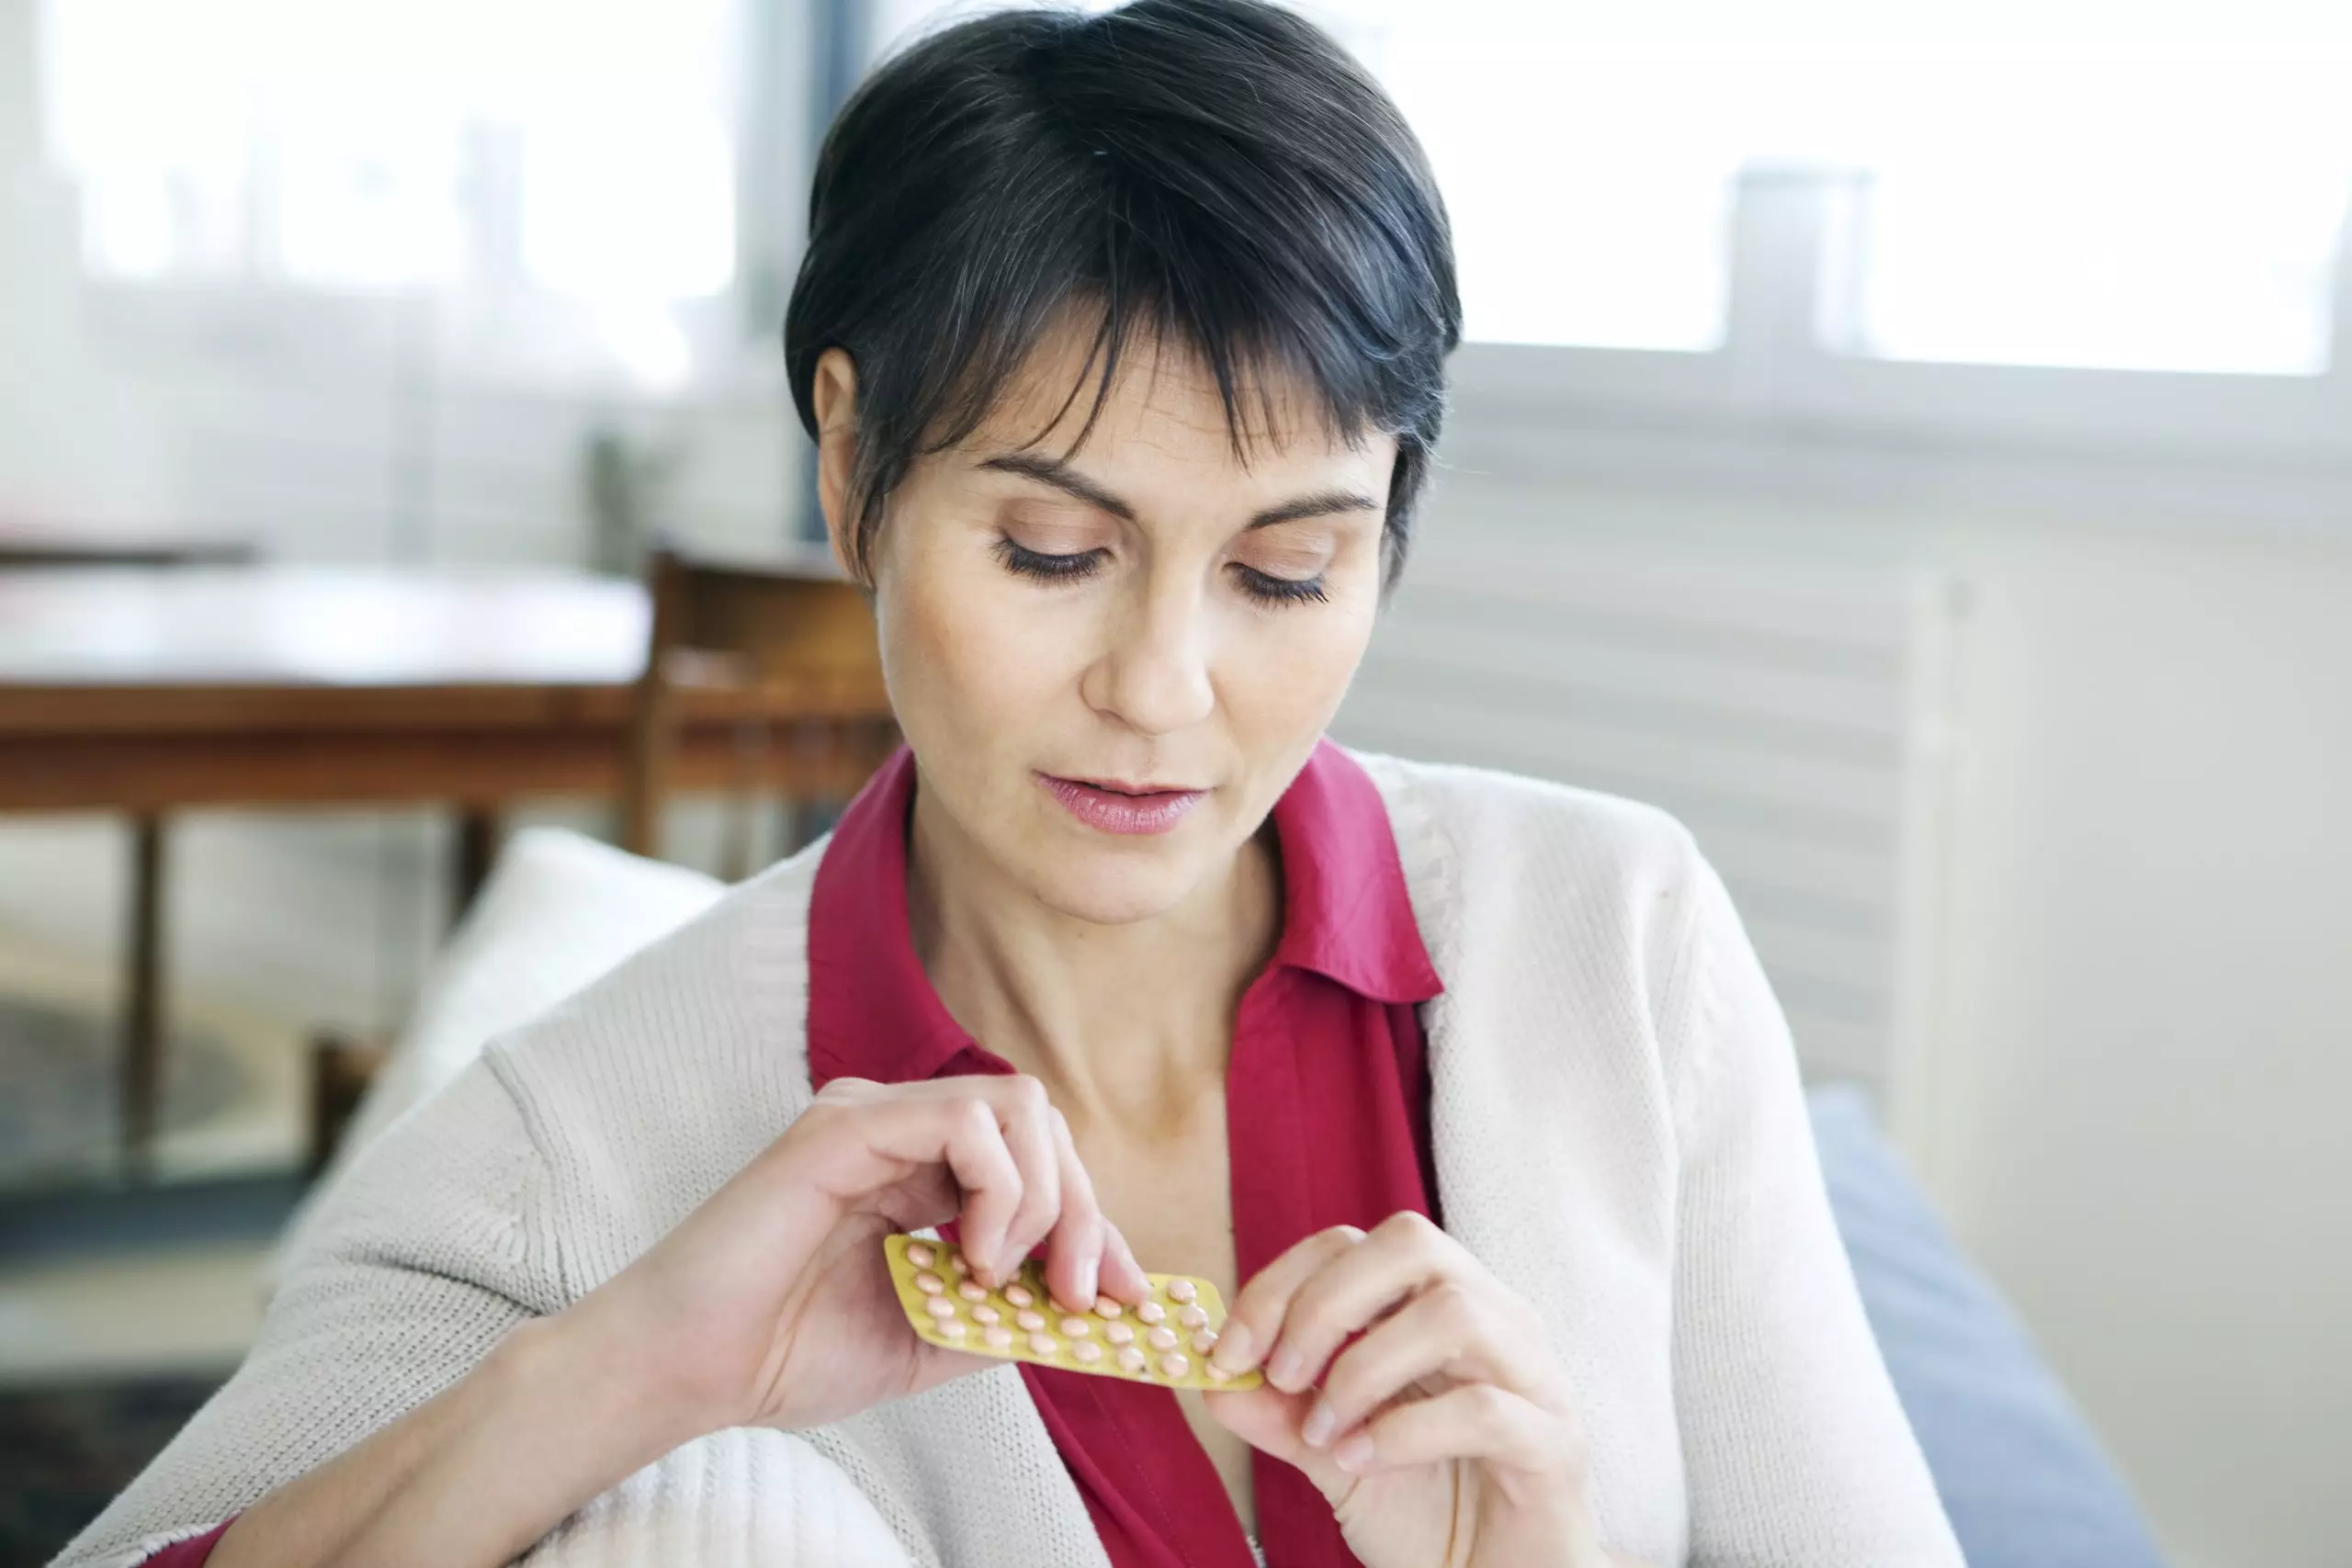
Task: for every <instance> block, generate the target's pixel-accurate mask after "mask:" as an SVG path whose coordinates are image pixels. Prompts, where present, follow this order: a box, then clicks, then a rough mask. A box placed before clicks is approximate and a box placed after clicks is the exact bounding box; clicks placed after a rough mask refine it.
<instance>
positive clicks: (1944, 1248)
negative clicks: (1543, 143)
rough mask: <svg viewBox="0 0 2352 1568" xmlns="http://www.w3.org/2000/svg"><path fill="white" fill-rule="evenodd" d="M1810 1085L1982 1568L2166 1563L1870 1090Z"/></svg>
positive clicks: (1851, 1239)
mask: <svg viewBox="0 0 2352 1568" xmlns="http://www.w3.org/2000/svg"><path fill="white" fill-rule="evenodd" d="M1806 1099H1807V1101H1808V1103H1809V1104H1810V1106H1811V1108H1812V1111H1813V1130H1814V1139H1815V1143H1816V1144H1817V1145H1818V1146H1819V1148H1820V1151H1821V1169H1822V1175H1823V1177H1824V1179H1825V1180H1826V1184H1827V1186H1828V1189H1829V1202H1830V1207H1831V1209H1832V1210H1833V1211H1834V1212H1835V1213H1836V1214H1837V1218H1838V1234H1839V1235H1840V1236H1842V1237H1843V1238H1844V1240H1845V1243H1846V1253H1847V1256H1848V1257H1849V1258H1850V1259H1851V1260H1852V1262H1853V1266H1854V1278H1855V1280H1856V1282H1857V1283H1858V1284H1859V1285H1860V1288H1861V1294H1862V1305H1863V1307H1864V1309H1865V1310H1866V1311H1867V1312H1868V1313H1869V1314H1870V1320H1871V1329H1872V1331H1873V1332H1874V1333H1875V1335H1876V1337H1877V1339H1878V1343H1879V1349H1880V1351H1881V1353H1882V1354H1883V1356H1884V1357H1885V1358H1886V1368H1887V1371H1888V1373H1889V1374H1890V1375H1891V1376H1892V1377H1893V1378H1894V1389H1895V1393H1896V1394H1897V1395H1899V1396H1900V1397H1901V1399H1902V1401H1903V1408H1904V1411H1905V1414H1906V1415H1908V1416H1910V1418H1911V1427H1912V1430H1914V1431H1915V1432H1917V1434H1918V1438H1919V1447H1920V1448H1921V1450H1924V1451H1925V1453H1926V1454H1927V1459H1928V1470H1929V1471H1930V1472H1933V1473H1934V1475H1935V1478H1936V1487H1937V1490H1938V1491H1939V1493H1940V1494H1941V1495H1942V1496H1943V1502H1944V1511H1945V1512H1946V1513H1947V1514H1949V1515H1950V1516H1951V1522H1952V1529H1954V1531H1955V1532H1957V1533H1958V1535H1959V1537H1960V1544H1961V1548H1962V1551H1964V1552H1965V1553H1966V1554H1967V1558H1968V1562H1969V1564H1970V1568H2029V1565H2030V1568H2161V1564H2162V1562H2163V1561H2164V1560H2163V1557H2162V1556H2161V1554H2160V1553H2159V1552H2158V1551H2157V1550H2156V1545H2155V1541H2154V1538H2153V1537H2152V1536H2151V1535H2150V1533H2149V1530H2148V1527H2147V1524H2146V1522H2145V1521H2144V1520H2143V1518H2142V1517H2141V1515H2140V1511H2139V1508H2138V1507H2137V1506H2136V1505H2135V1504H2134V1502H2133V1501H2132V1498H2131V1493H2130V1492H2129V1490H2127V1489H2126V1487H2125V1486H2124V1484H2123V1482H2122V1479H2121V1477H2120V1476H2119V1475H2118V1474H2117V1473H2116V1471H2115V1468H2114V1466H2113V1465H2112V1464H2111V1463H2109V1461H2108V1458H2107V1456H2106V1454H2105V1453H2104V1452H2102V1451H2101V1450H2100V1448H2099V1444H2098V1438H2097V1437H2096V1436H2094V1435H2093V1433H2092V1432H2091V1429H2090V1427H2089V1425H2088V1424H2087V1423H2086V1421H2085V1420H2084V1419H2083V1417H2082V1415H2081V1413H2080V1412H2078V1411H2077V1410H2076V1409H2075V1405H2074V1403H2073V1402H2072V1401H2071V1400H2070V1399H2068V1398H2067V1396H2066V1392H2065V1390H2064V1389H2063V1388H2061V1387H2060V1386H2059V1383H2058V1380H2057V1378H2056V1377H2055V1376H2053V1375H2052V1372H2051V1371H2050V1369H2049V1368H2048V1367H2047V1366H2046V1365H2044V1364H2043V1362H2042V1359H2041V1354H2040V1352H2039V1351H2038V1350H2036V1348H2034V1345H2033V1341H2032V1339H2031V1337H2030V1336H2029V1335H2028V1334H2027V1333H2026V1331H2025V1328H2024V1325H2021V1324H2020V1323H2019V1322H2018V1318H2017V1315H2016V1314H2014V1313H2012V1312H2011V1311H2010V1310H2009V1307H2008V1305H2007V1303H2005V1302H2004V1301H2003V1300H2002V1299H2001V1296H2000V1294H1999V1292H1997V1291H1996V1290H1995V1289H1994V1288H1993V1286H1992V1284H1991V1282H1990V1281H1988V1280H1986V1279H1985V1277H1984V1276H1983V1275H1981V1274H1980V1273H1978V1272H1977V1271H1976V1270H1975V1269H1973V1267H1972V1266H1971V1265H1970V1264H1969V1262H1968V1260H1967V1259H1966V1258H1963V1257H1962V1254H1961V1252H1960V1249H1959V1247H1956V1246H1954V1245H1953V1242H1952V1238H1951V1234H1950V1233H1949V1232H1948V1231H1947V1230H1946V1229H1945V1228H1944V1224H1943V1222H1942V1221H1941V1220H1940V1219H1939V1217H1938V1216H1937V1214H1936V1213H1935V1211H1934V1209H1933V1208H1931V1207H1930V1206H1929V1204H1928V1200H1927V1196H1926V1194H1925V1193H1923V1192H1922V1191H1921V1190H1920V1189H1919V1187H1918V1184H1917V1182H1916V1181H1914V1180H1913V1179H1912V1177H1911V1174H1910V1172H1909V1171H1908V1169H1906V1168H1905V1166H1904V1164H1903V1162H1902V1160H1901V1158H1900V1156H1897V1155H1896V1154H1895V1152H1894V1149H1893V1147H1891V1146H1890V1145H1888V1144H1887V1142H1886V1140H1885V1138H1884V1137H1883V1135H1882V1134H1881V1133H1880V1131H1879V1127H1878V1123H1877V1122H1876V1120H1875V1119H1874V1118H1873V1117H1872V1115H1871V1109H1870V1102H1869V1100H1867V1098H1866V1097H1865V1096H1864V1094H1863V1092H1862V1091H1861V1089H1859V1088H1858V1087H1856V1086H1854V1085H1851V1084H1828V1085H1824V1086H1822V1087H1820V1088H1817V1089H1812V1090H1810V1091H1809V1092H1808V1093H1807V1096H1806Z"/></svg>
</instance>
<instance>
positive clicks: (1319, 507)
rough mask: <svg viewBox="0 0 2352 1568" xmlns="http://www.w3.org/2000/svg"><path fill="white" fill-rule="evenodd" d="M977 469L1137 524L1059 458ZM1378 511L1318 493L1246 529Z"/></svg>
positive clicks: (1010, 456)
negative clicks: (1011, 476) (1033, 485)
mask: <svg viewBox="0 0 2352 1568" xmlns="http://www.w3.org/2000/svg"><path fill="white" fill-rule="evenodd" d="M980 467H981V468H994V469H995V470H997V471H998V472H999V473H1005V474H1017V475H1019V476H1020V477H1021V478H1023V479H1035V480H1036V481H1037V482H1038V483H1040V484H1047V485H1051V486H1053V487H1054V488H1055V489H1056V490H1057V491H1061V492H1062V493H1063V494H1065V495H1070V496H1075V497H1077V498H1078V499H1079V500H1080V501H1082V502H1086V503H1087V504H1088V505H1089V506H1096V507H1100V508H1102V509H1103V511H1105V512H1108V513H1111V514H1112V515H1113V516H1114V517H1123V518H1125V520H1126V521H1128V522H1130V523H1132V522H1134V521H1135V520H1136V509H1135V508H1134V507H1132V506H1130V505H1128V504H1127V503H1126V502H1124V501H1122V500H1120V499H1119V498H1118V497H1117V496H1115V495H1114V494H1112V493H1111V492H1110V491H1107V490H1104V489H1103V487H1102V486H1101V485H1099V484H1096V483H1095V482H1094V481H1093V480H1092V479H1088V478H1087V477H1086V476H1085V475H1084V474H1081V473H1080V472H1079V471H1078V470H1077V469H1076V468H1071V467H1070V466H1069V464H1067V463H1065V462H1062V461H1061V460H1060V459H1058V458H1056V457H1042V456H1039V455H1038V454H1036V453H1034V452H1007V453H1005V454H1003V455H1002V456H1001V457H985V458H982V459H981V461H980ZM1379 510H1380V502H1376V501H1374V500H1373V499H1372V497H1370V496H1368V495H1364V494H1362V493H1360V492H1358V491H1351V490H1318V491H1313V492H1311V493H1309V494H1306V495H1301V496H1294V497H1293V498H1291V499H1290V500H1288V501H1285V502H1280V503H1279V504H1277V505H1273V506H1269V507H1267V508H1266V509H1265V510H1264V511H1262V512H1260V513H1256V514H1255V515H1254V516H1252V517H1251V518H1250V521H1249V523H1248V525H1247V528H1267V527H1272V525H1274V524H1277V523H1295V522H1297V521H1298V520H1299V519H1301V518H1303V517H1328V516H1330V515H1332V514H1333V513H1341V512H1377V511H1379ZM1245 531H1246V529H1245Z"/></svg>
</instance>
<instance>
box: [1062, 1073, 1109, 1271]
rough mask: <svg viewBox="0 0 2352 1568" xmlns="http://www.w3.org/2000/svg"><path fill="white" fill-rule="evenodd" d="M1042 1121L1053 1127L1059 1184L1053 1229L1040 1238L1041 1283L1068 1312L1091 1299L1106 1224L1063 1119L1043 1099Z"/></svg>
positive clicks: (1101, 1261) (1101, 1266) (1101, 1265)
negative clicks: (1043, 1275) (1058, 1209)
mask: <svg viewBox="0 0 2352 1568" xmlns="http://www.w3.org/2000/svg"><path fill="white" fill-rule="evenodd" d="M1046 1124H1047V1126H1048V1127H1049V1128H1051V1130H1052V1133H1053V1140H1054V1158H1055V1161H1056V1167H1057V1169H1058V1171H1059V1172H1060V1177H1061V1190H1062V1204H1061V1213H1060V1215H1059V1216H1058V1217H1057V1219H1056V1220H1055V1221H1054V1229H1053V1234H1052V1235H1051V1236H1050V1237H1048V1238H1047V1241H1046V1291H1047V1292H1049V1293H1050V1294H1051V1295H1052V1296H1053V1298H1054V1300H1055V1302H1056V1303H1059V1304H1061V1305H1063V1306H1067V1307H1069V1309H1070V1310H1071V1311H1073V1312H1084V1311H1086V1310H1087V1309H1088V1308H1089V1307H1091V1306H1092V1305H1093V1304H1094V1297H1095V1283H1096V1281H1097V1280H1099V1279H1100V1278H1101V1277H1102V1270H1103V1243H1104V1240H1105V1233H1106V1232H1107V1231H1108V1230H1109V1228H1110V1227H1109V1224H1108V1223H1107V1222H1106V1221H1104V1219H1103V1210H1102V1208H1101V1206H1100V1205H1099V1204H1097V1203H1096V1202H1095V1201H1094V1183H1093V1181H1092V1180H1091V1179H1090V1178H1089V1177H1088V1176H1087V1174H1086V1167H1085V1166H1084V1165H1082V1164H1080V1161H1079V1157H1078V1145H1077V1144H1076V1143H1075V1142H1073V1141H1072V1139H1071V1138H1070V1135H1069V1120H1068V1119H1067V1118H1066V1117H1064V1116H1063V1115H1062V1113H1061V1112H1060V1111H1057V1110H1055V1109H1054V1108H1053V1107H1052V1106H1050V1105H1048V1106H1047V1107H1046Z"/></svg>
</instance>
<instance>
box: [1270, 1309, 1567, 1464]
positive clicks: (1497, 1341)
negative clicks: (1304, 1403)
mask: <svg viewBox="0 0 2352 1568" xmlns="http://www.w3.org/2000/svg"><path fill="white" fill-rule="evenodd" d="M1514 1300H1515V1298H1507V1297H1505V1296H1504V1295H1503V1294H1502V1290H1501V1287H1500V1286H1494V1287H1492V1288H1491V1289H1490V1290H1487V1291H1481V1290H1479V1289H1477V1288H1476V1286H1474V1285H1471V1284H1469V1283H1466V1282H1464V1281H1463V1280H1440V1281H1439V1282H1438V1283H1437V1284H1434V1285H1432V1286H1430V1288H1429V1289H1427V1290H1425V1291H1423V1292H1420V1293H1419V1295H1416V1296H1414V1297H1413V1298H1412V1299H1411V1300H1409V1301H1408V1302H1407V1303H1405V1304H1404V1305H1403V1306H1402V1307H1400V1308H1398V1309H1397V1311H1396V1312H1394V1313H1392V1314H1389V1315H1388V1316H1387V1317H1385V1318H1383V1319H1381V1321H1379V1322H1378V1323H1376V1324H1374V1325H1373V1326H1372V1327H1371V1328H1369V1329H1368V1330H1366V1331H1365V1332H1364V1334H1363V1337H1361V1338H1359V1339H1357V1340H1356V1342H1355V1343H1354V1344H1352V1345H1350V1346H1348V1347H1347V1348H1345V1349H1343V1350H1341V1351H1340V1354H1339V1355H1338V1357H1337V1358H1335V1359H1333V1360H1332V1362H1331V1365H1330V1369H1329V1371H1326V1372H1325V1373H1324V1374H1323V1389H1322V1393H1320V1394H1319V1395H1318V1396H1317V1399H1316V1401H1315V1405H1314V1408H1312V1409H1311V1410H1309V1411H1308V1412H1307V1413H1306V1420H1305V1422H1304V1423H1303V1424H1302V1426H1301V1427H1300V1428H1299V1438H1300V1439H1301V1440H1302V1441H1304V1442H1305V1443H1306V1445H1307V1446H1308V1447H1310V1448H1321V1447H1322V1446H1323V1445H1324V1444H1326V1443H1328V1442H1329V1441H1330V1440H1331V1439H1332V1438H1334V1437H1336V1436H1338V1435H1340V1434H1341V1433H1345V1432H1348V1431H1350V1430H1351V1429H1352V1428H1353V1427H1355V1426H1356V1425H1357V1423H1359V1422H1361V1421H1363V1420H1365V1419H1367V1418H1368V1417H1370V1416H1373V1415H1374V1413H1376V1412H1377V1411H1378V1410H1379V1409H1380V1407H1381V1406H1382V1405H1384V1404H1387V1403H1388V1402H1389V1401H1390V1400H1392V1399H1395V1398H1397V1396H1398V1395H1400V1394H1404V1393H1409V1392H1411V1391H1413V1390H1415V1389H1416V1388H1417V1387H1418V1386H1419V1385H1420V1384H1421V1383H1422V1382H1424V1381H1425V1380H1427V1379H1430V1378H1435V1377H1442V1378H1445V1379H1448V1380H1450V1381H1452V1382H1488V1383H1493V1384H1495V1385H1496V1386H1498V1387H1499V1388H1503V1389H1506V1390H1508V1391H1509V1392H1510V1393H1517V1394H1519V1395H1521V1396H1522V1397H1524V1398H1526V1399H1529V1400H1532V1401H1533V1402H1534V1403H1536V1404H1540V1405H1546V1406H1549V1405H1550V1404H1551V1402H1550V1400H1549V1399H1548V1398H1547V1397H1546V1396H1547V1395H1548V1393H1549V1392H1550V1391H1549V1389H1548V1387H1547V1386H1546V1384H1545V1382H1544V1379H1543V1377H1542V1376H1541V1371H1540V1369H1541V1368H1542V1366H1543V1365H1544V1358H1542V1357H1541V1356H1531V1355H1530V1354H1529V1353H1528V1352H1529V1351H1530V1350H1531V1349H1540V1348H1541V1345H1542V1341H1541V1339H1540V1337H1539V1338H1537V1339H1534V1340H1530V1339H1529V1337H1528V1335H1529V1334H1530V1333H1531V1332H1532V1325H1527V1324H1525V1323H1522V1322H1521V1321H1520V1320H1521V1314H1520V1313H1519V1312H1517V1311H1515V1310H1512V1307H1511V1303H1512V1301H1514Z"/></svg>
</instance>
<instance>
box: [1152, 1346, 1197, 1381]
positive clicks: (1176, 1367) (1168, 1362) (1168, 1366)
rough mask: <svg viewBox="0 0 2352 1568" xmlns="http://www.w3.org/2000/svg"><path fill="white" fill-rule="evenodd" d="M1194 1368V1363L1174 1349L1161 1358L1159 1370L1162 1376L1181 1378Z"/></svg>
mask: <svg viewBox="0 0 2352 1568" xmlns="http://www.w3.org/2000/svg"><path fill="white" fill-rule="evenodd" d="M1192 1370H1193V1363H1192V1362H1191V1361H1189V1360H1187V1359H1184V1358H1183V1357H1182V1356H1180V1355H1178V1354H1177V1353H1176V1352H1175V1351H1173V1350H1170V1352H1168V1354H1166V1355H1165V1356H1162V1357H1160V1358H1159V1372H1160V1375H1161V1376H1162V1377H1170V1378H1181V1377H1182V1376H1183V1375H1184V1374H1185V1373H1186V1372H1189V1371H1192Z"/></svg>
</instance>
